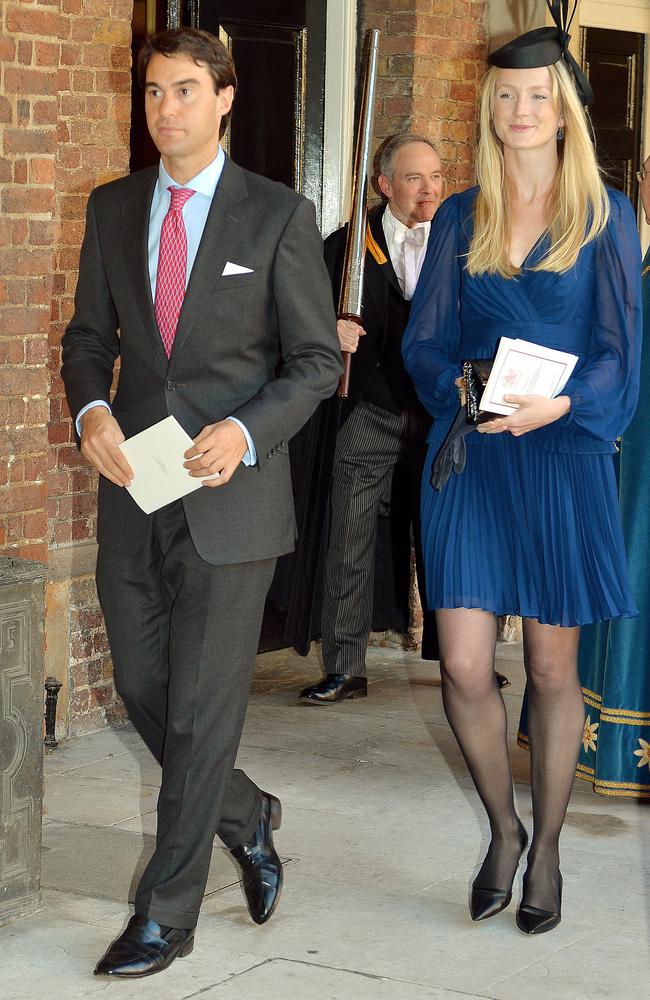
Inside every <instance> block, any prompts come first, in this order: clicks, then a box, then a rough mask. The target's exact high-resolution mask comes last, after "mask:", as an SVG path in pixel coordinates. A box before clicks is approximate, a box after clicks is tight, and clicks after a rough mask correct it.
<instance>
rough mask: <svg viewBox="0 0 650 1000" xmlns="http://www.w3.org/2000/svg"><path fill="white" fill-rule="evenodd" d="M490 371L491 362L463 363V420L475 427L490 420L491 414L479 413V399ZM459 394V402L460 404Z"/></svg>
mask: <svg viewBox="0 0 650 1000" xmlns="http://www.w3.org/2000/svg"><path fill="white" fill-rule="evenodd" d="M491 371H492V362H491V361H463V381H464V387H463V388H464V390H465V419H466V420H467V423H468V424H471V425H472V426H473V427H476V425H477V424H482V423H485V421H486V420H491V419H492V417H493V414H492V413H489V412H488V411H487V410H486V411H481V410H480V409H479V407H480V405H481V397H482V396H483V390H484V389H485V384H486V382H487V380H488V378H489V377H490V372H491ZM462 398H463V397H462V392H461V402H462Z"/></svg>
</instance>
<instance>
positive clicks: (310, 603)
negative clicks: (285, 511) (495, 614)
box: [267, 206, 438, 659]
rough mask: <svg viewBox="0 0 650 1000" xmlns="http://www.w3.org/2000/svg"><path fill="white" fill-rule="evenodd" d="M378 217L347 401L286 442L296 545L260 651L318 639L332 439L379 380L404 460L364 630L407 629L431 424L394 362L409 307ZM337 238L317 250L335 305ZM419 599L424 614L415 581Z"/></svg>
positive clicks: (323, 411)
mask: <svg viewBox="0 0 650 1000" xmlns="http://www.w3.org/2000/svg"><path fill="white" fill-rule="evenodd" d="M383 212H384V207H383V206H380V207H378V208H375V209H373V210H371V212H370V213H369V218H368V224H369V228H370V233H371V235H372V238H373V240H374V244H375V246H374V252H372V251H371V250H370V249H367V250H366V259H365V272H364V294H363V328H364V330H365V331H366V332H365V336H363V337H361V338H360V340H359V346H358V348H357V351H356V352H355V353H354V354H353V355H352V368H351V376H350V390H349V396H348V399H347V400H340V399H338V397H337V396H333V397H332V398H331V399H329V400H326V401H325V402H324V403H322V404H321V406H320V407H319V408H318V410H317V411H316V413H315V414H314V416H313V417H312V419H311V420H310V421H309V422H308V423H307V425H306V426H305V427H304V428H303V429H302V430H301V431H300V432H299V433H298V434H297V435H296V437H295V438H293V439H292V441H291V443H290V455H291V465H292V474H293V481H294V494H295V505H296V518H297V524H298V542H297V547H296V551H295V552H294V553H292V554H290V555H289V556H286V557H283V558H282V559H281V560H280V561H279V564H278V569H277V571H276V576H275V580H274V582H273V585H272V587H271V591H270V595H269V607H268V609H267V612H268V613H267V617H275V619H276V629H277V631H276V635H277V636H278V637H279V636H281V641H276V643H273V641H271V643H270V644H269V648H270V647H271V646H273V645H292V646H293V647H294V648H295V649H296V651H297V652H298V653H300V654H302V655H303V656H306V655H307V653H308V652H309V645H310V642H311V640H312V639H316V638H319V637H320V612H321V607H322V586H323V568H324V560H325V555H326V552H327V539H328V523H329V513H330V512H329V494H330V488H331V481H332V468H333V463H334V453H335V449H336V438H337V434H338V431H339V429H340V427H341V425H342V424H343V422H344V421H345V420H346V419H347V417H348V416H349V414H350V413H351V412H352V410H353V409H354V407H355V406H356V405H357V403H358V402H359V401H360V399H362V398H364V397H365V398H369V399H370V401H371V402H376V401H377V402H378V401H379V400H378V399H377V393H378V392H379V393H381V391H382V386H381V380H382V377H383V378H384V379H385V381H387V382H389V383H390V386H391V389H392V394H393V398H394V399H396V400H397V401H398V403H399V404H400V405H397V406H395V407H394V409H395V410H396V412H401V410H403V409H404V408H406V407H408V410H409V414H410V419H411V424H412V426H413V433H412V434H411V438H412V443H411V445H410V446H409V448H408V450H407V453H406V454H405V455H404V457H403V458H402V459H401V460H400V462H398V464H397V465H396V467H395V471H394V474H393V487H392V494H391V498H390V502H389V503H386V504H384V503H382V505H381V508H380V512H379V524H378V533H377V551H376V558H375V593H374V606H373V624H372V627H373V631H384V630H386V629H392V630H394V631H396V632H401V633H404V632H405V631H406V630H407V628H408V625H409V618H410V614H409V584H410V566H411V527H412V525H413V527H414V528H415V533H416V537H418V535H419V490H420V477H421V471H422V464H423V461H424V457H425V454H426V445H425V444H424V439H425V436H426V432H427V430H428V426H429V422H430V417H428V415H427V414H426V411H424V409H423V408H422V407H421V405H420V403H419V402H418V400H417V396H416V394H415V390H414V389H413V386H412V384H411V382H410V380H409V378H408V376H407V375H406V373H405V372H404V369H403V366H402V363H401V353H400V347H401V339H402V336H403V333H404V330H405V328H406V323H407V322H408V314H409V303H408V302H406V301H405V300H404V299H403V297H402V292H401V289H400V286H399V282H398V280H397V276H396V274H395V271H394V269H393V265H392V264H391V261H390V255H389V253H388V248H387V246H386V239H385V236H384V231H383V225H382V217H383ZM346 234H347V226H344V227H343V228H341V229H338V230H337V231H336V232H334V233H332V234H331V236H329V237H328V238H327V239H326V240H325V245H324V254H325V263H326V265H327V269H328V271H329V274H330V277H331V279H332V288H333V294H334V300H335V304H336V305H338V291H339V288H340V285H341V277H342V272H343V258H344V253H345V239H346ZM380 261H383V262H382V263H380ZM378 375H379V384H378V383H377V378H378ZM418 575H419V576H421V574H418ZM421 593H422V604H423V607H425V606H426V600H425V596H424V589H423V583H422V582H421ZM278 619H279V620H278ZM422 655H423V657H424V658H425V659H437V658H438V652H437V638H436V633H435V619H434V615H433V613H432V612H427V613H425V629H424V635H423V641H422Z"/></svg>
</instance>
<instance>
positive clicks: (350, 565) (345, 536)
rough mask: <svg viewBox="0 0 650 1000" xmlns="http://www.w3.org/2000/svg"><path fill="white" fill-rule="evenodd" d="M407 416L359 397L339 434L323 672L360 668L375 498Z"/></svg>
mask: <svg viewBox="0 0 650 1000" xmlns="http://www.w3.org/2000/svg"><path fill="white" fill-rule="evenodd" d="M406 427H407V415H406V413H403V414H399V415H397V414H395V413H390V411H389V410H384V409H382V408H381V407H379V406H374V405H373V404H372V403H368V402H366V401H365V400H361V401H360V402H359V403H358V404H357V406H356V407H355V408H354V410H353V411H352V413H351V414H350V416H349V417H348V419H347V420H346V422H345V423H344V425H343V427H342V428H341V430H340V432H339V436H338V439H337V442H336V455H335V458H334V471H333V476H332V491H331V501H330V502H331V518H330V534H329V543H328V549H327V557H326V560H325V587H324V595H323V612H322V620H321V634H322V639H323V663H324V666H325V672H326V673H328V674H354V675H355V676H358V677H364V676H365V674H366V649H367V646H368V637H369V635H370V628H371V624H372V601H373V589H374V564H375V545H376V542H377V515H378V508H379V502H380V500H381V497H382V495H383V493H384V490H385V489H386V488H387V486H388V484H389V483H390V477H391V474H392V472H393V469H394V467H395V464H396V463H397V461H398V460H399V458H400V456H401V454H402V452H403V450H404V448H405V445H406Z"/></svg>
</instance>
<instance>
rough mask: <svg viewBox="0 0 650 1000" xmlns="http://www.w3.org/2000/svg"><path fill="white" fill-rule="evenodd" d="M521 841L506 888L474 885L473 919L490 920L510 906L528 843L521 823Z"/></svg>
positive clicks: (470, 906) (470, 907) (470, 909)
mask: <svg viewBox="0 0 650 1000" xmlns="http://www.w3.org/2000/svg"><path fill="white" fill-rule="evenodd" d="M519 842H520V845H521V850H520V852H519V857H518V858H517V865H516V867H515V870H514V872H513V875H512V882H511V883H510V885H509V886H508V888H506V889H484V888H482V887H481V886H475V885H473V886H472V892H471V894H470V900H469V912H470V916H471V918H472V920H488V919H489V917H496V915H497V913H501V911H502V910H505V908H506V906H510V902H511V900H512V885H513V882H514V880H515V875H516V874H517V868H518V867H519V862H520V861H521V859H522V856H523V853H524V851H525V850H526V845H527V844H528V834H527V833H526V831H525V830H524V828H523V826H521V824H520V830H519Z"/></svg>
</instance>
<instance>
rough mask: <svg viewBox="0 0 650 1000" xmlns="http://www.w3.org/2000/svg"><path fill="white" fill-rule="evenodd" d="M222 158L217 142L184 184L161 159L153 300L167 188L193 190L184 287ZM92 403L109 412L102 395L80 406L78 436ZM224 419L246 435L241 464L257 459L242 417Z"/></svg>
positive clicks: (152, 228)
mask: <svg viewBox="0 0 650 1000" xmlns="http://www.w3.org/2000/svg"><path fill="white" fill-rule="evenodd" d="M225 162H226V156H225V153H224V151H223V149H222V148H221V146H219V151H218V153H217V155H216V157H215V158H214V160H213V161H212V163H209V164H208V165H207V167H205V168H204V169H203V170H202V171H201V173H199V174H197V175H196V177H193V178H192V179H191V180H189V181H188V182H187V184H182V185H181V184H177V182H176V181H175V180H174V179H173V177H170V175H169V174H168V173H167V171H166V170H165V168H164V167H163V165H162V161H161V162H160V165H159V167H158V181H157V183H156V189H155V191H154V193H153V199H152V201H151V211H150V213H149V240H148V262H149V281H150V282H151V297H152V299H153V300H154V302H155V300H156V277H157V271H158V253H159V250H160V232H161V229H162V224H163V220H164V218H165V216H166V215H167V212H168V211H169V206H170V203H171V194H170V193H169V190H168V189H169V188H170V187H184V188H191V189H192V190H193V191H194V192H195V194H193V195H192V197H191V198H188V200H187V201H186V202H185V204H184V205H183V222H184V223H185V232H186V234H187V271H186V275H185V287H186V288H187V284H188V282H189V280H190V275H191V273H192V268H193V267H194V261H195V260H196V254H197V252H198V249H199V244H200V242H201V237H202V236H203V230H204V228H205V223H206V220H207V218H208V212H209V211H210V205H211V204H212V199H213V197H214V193H215V191H216V190H217V185H218V183H219V179H220V177H221V173H222V171H223V167H224V164H225ZM93 406H104V407H106V409H107V410H108V411H109V412H110V409H111V408H110V406H109V404H108V403H107V402H106V401H105V400H103V399H95V400H93V401H92V403H88V404H87V405H86V406H84V407H83V409H81V410H80V411H79V413H78V414H77V419H76V421H75V423H76V426H77V433H78V434H79V436H81V418H82V417H83V415H84V413H86V412H87V411H88V410H90V409H91V407H93ZM227 419H228V420H232V421H233V422H234V423H236V424H237V426H238V427H241V430H242V432H243V434H244V437H245V438H246V444H247V445H248V451H247V452H246V454H245V455H244V457H243V459H242V462H243V463H244V465H255V463H256V461H257V452H256V450H255V445H254V444H253V439H252V438H251V436H250V434H249V433H248V430H247V428H246V427H245V426H244V424H243V423H242V422H241V420H238V419H237V417H227Z"/></svg>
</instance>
